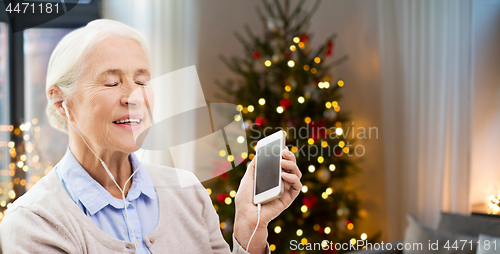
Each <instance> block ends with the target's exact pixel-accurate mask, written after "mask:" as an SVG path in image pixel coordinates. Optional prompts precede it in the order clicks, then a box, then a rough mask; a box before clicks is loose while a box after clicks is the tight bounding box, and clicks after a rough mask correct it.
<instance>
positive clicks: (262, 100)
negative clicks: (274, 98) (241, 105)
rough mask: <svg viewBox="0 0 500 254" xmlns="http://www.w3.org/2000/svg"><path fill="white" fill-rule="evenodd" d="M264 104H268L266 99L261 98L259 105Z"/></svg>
mask: <svg viewBox="0 0 500 254" xmlns="http://www.w3.org/2000/svg"><path fill="white" fill-rule="evenodd" d="M264 104H266V100H265V99H264V98H260V99H259V105H262V106H263V105H264Z"/></svg>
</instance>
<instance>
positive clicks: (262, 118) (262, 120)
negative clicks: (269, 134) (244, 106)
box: [255, 116, 267, 127]
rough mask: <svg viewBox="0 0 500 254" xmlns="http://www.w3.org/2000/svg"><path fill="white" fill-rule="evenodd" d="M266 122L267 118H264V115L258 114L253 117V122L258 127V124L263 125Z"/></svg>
mask: <svg viewBox="0 0 500 254" xmlns="http://www.w3.org/2000/svg"><path fill="white" fill-rule="evenodd" d="M266 123H267V118H266V117H264V116H258V117H257V118H256V119H255V124H256V125H257V126H259V127H260V126H262V125H264V124H266Z"/></svg>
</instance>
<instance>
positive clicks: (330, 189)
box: [325, 187, 333, 195]
mask: <svg viewBox="0 0 500 254" xmlns="http://www.w3.org/2000/svg"><path fill="white" fill-rule="evenodd" d="M325 193H326V194H327V195H332V193H333V189H332V188H330V187H328V188H326V191H325Z"/></svg>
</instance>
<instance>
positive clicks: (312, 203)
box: [302, 196, 318, 208]
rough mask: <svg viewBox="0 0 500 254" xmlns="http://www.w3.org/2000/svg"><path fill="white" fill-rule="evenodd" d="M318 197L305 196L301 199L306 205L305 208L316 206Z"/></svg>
mask: <svg viewBox="0 0 500 254" xmlns="http://www.w3.org/2000/svg"><path fill="white" fill-rule="evenodd" d="M317 202H318V198H317V197H316V196H306V197H304V198H303V199H302V203H303V204H304V205H305V206H307V208H312V207H314V206H316V203H317Z"/></svg>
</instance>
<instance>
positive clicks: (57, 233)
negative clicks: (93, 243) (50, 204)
mask: <svg viewBox="0 0 500 254" xmlns="http://www.w3.org/2000/svg"><path fill="white" fill-rule="evenodd" d="M68 235H69V234H66V233H65V232H64V228H62V227H59V226H58V225H54V221H51V220H48V219H46V218H42V217H41V216H39V215H37V214H36V213H34V212H32V211H30V210H28V209H27V208H25V207H17V208H16V209H15V210H14V211H10V212H8V213H7V214H6V215H5V217H4V218H3V220H2V223H1V224H0V253H2V254H14V253H16V254H27V253H40V254H42V253H43V254H45V253H55V254H57V253H61V254H62V253H78V251H77V250H76V249H75V248H76V246H78V245H77V244H76V243H75V242H74V241H73V240H72V239H70V238H69V237H68Z"/></svg>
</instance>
